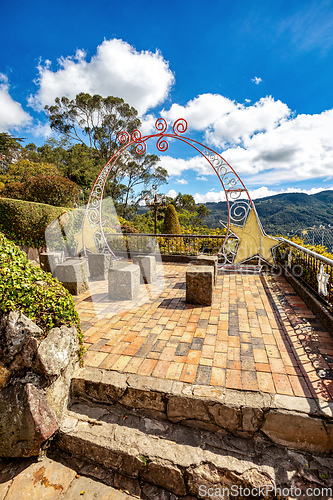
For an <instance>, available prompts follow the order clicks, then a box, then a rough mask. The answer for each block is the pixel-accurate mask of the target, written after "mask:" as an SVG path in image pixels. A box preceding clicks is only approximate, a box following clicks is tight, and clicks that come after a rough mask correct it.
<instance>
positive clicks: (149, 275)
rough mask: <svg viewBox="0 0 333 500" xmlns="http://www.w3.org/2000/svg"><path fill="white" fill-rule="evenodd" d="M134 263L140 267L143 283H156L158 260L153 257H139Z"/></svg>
mask: <svg viewBox="0 0 333 500" xmlns="http://www.w3.org/2000/svg"><path fill="white" fill-rule="evenodd" d="M133 262H135V263H136V264H138V265H139V267H140V281H141V283H154V281H155V280H156V259H155V257H154V256H153V255H138V256H137V257H135V258H134V259H133Z"/></svg>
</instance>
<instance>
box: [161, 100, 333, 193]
mask: <svg viewBox="0 0 333 500" xmlns="http://www.w3.org/2000/svg"><path fill="white" fill-rule="evenodd" d="M163 113H164V116H165V118H166V119H168V120H169V121H171V120H175V119H176V118H179V117H184V118H185V119H187V120H188V123H189V127H190V128H192V129H194V130H198V131H201V132H202V133H203V134H204V135H205V141H204V142H206V144H208V145H210V146H212V147H213V148H214V149H216V150H217V151H218V152H219V153H220V154H221V155H222V156H223V157H224V158H225V159H226V161H227V162H228V163H229V164H230V165H231V166H232V167H233V168H234V170H235V171H236V172H237V173H239V174H241V176H242V178H243V180H245V181H246V182H248V183H249V184H250V185H252V186H256V185H263V184H266V185H272V184H281V183H284V182H290V180H291V178H292V180H293V181H295V182H297V181H301V180H310V179H313V178H331V177H332V173H333V135H332V133H331V131H332V129H333V109H330V110H327V111H324V112H322V113H320V114H313V115H309V114H308V115H305V114H300V115H295V114H294V113H292V112H291V110H290V109H289V108H288V106H287V105H286V104H285V103H283V102H281V101H280V100H275V99H273V98H272V97H271V96H267V97H263V98H261V99H260V100H259V101H257V102H255V103H253V104H250V103H246V104H240V103H237V102H235V101H231V100H229V99H227V98H225V97H223V96H219V95H217V94H203V95H201V96H198V97H196V98H195V99H193V100H191V101H189V102H188V103H187V104H186V105H185V106H179V105H175V104H174V105H173V106H171V108H170V110H169V111H165V110H164V111H163ZM165 161H166V168H167V170H168V171H169V173H170V175H181V172H183V171H184V170H189V169H192V170H194V171H195V172H197V174H198V175H204V176H205V175H212V174H213V171H212V169H211V168H210V167H209V165H208V163H207V162H206V161H205V160H204V159H203V158H200V157H194V158H192V159H188V160H185V161H184V160H179V159H175V158H174V159H173V158H171V157H170V156H169V157H168V159H167V160H165Z"/></svg>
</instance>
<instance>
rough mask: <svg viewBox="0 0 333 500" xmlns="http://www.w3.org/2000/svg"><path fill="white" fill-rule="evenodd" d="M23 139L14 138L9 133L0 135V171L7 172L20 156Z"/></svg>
mask: <svg viewBox="0 0 333 500" xmlns="http://www.w3.org/2000/svg"><path fill="white" fill-rule="evenodd" d="M22 141H23V139H19V138H18V137H13V136H12V135H10V134H8V133H7V132H1V133H0V170H1V172H3V173H4V172H6V171H7V170H8V165H10V164H11V163H12V162H13V161H14V160H15V159H16V158H17V157H18V154H19V151H20V149H21V144H20V142H22Z"/></svg>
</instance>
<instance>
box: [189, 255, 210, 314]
mask: <svg viewBox="0 0 333 500" xmlns="http://www.w3.org/2000/svg"><path fill="white" fill-rule="evenodd" d="M213 288H214V268H213V267H212V266H201V265H200V266H190V268H189V269H188V270H187V271H186V302H188V303H190V304H201V305H205V306H210V305H211V304H212V300H213Z"/></svg>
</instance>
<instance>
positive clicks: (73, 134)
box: [39, 93, 168, 217]
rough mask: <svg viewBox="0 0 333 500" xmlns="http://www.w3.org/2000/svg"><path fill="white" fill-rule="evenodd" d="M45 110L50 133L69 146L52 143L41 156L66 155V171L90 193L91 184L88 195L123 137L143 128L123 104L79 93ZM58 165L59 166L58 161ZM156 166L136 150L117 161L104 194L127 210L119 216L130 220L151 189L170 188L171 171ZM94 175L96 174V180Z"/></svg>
mask: <svg viewBox="0 0 333 500" xmlns="http://www.w3.org/2000/svg"><path fill="white" fill-rule="evenodd" d="M45 110H46V113H47V114H48V116H49V119H50V124H51V128H52V129H53V130H56V131H57V132H59V133H60V134H62V141H63V142H64V141H65V142H66V141H67V144H70V146H68V145H67V146H65V147H63V146H59V145H58V146H56V145H55V144H54V143H53V144H50V143H49V144H47V145H46V146H47V147H44V148H43V151H41V153H42V154H43V155H44V156H45V155H47V156H48V157H50V155H51V157H52V155H54V154H59V153H61V154H62V158H61V160H60V161H61V163H62V167H61V171H62V172H64V173H65V175H66V176H67V177H69V178H70V179H71V180H73V181H75V182H77V183H78V184H79V185H80V187H82V188H83V189H84V190H85V191H86V192H87V184H88V185H89V191H90V189H91V187H92V184H93V180H95V178H96V176H97V171H96V170H97V168H98V171H99V170H100V169H101V168H102V166H103V165H104V164H105V162H106V161H107V160H109V159H110V157H112V155H113V154H114V153H115V152H116V151H117V149H118V143H117V137H118V134H119V132H121V131H126V132H128V133H129V134H131V133H132V132H133V131H134V130H135V129H136V128H138V127H139V126H140V124H141V122H140V120H139V119H138V117H137V111H136V110H135V109H134V108H133V107H130V106H129V105H128V104H126V103H125V102H124V100H123V99H120V98H118V97H112V96H109V97H105V98H103V97H101V96H100V95H93V96H92V95H90V94H87V93H80V94H78V95H77V96H76V97H75V99H73V100H70V99H68V98H67V97H62V98H59V97H58V98H56V100H55V105H54V106H46V107H45ZM73 143H74V144H73ZM61 148H62V150H63V151H61ZM39 150H41V148H39ZM64 150H65V151H67V153H68V155H67V156H66V154H65V153H64ZM47 156H46V157H47ZM53 157H54V156H53ZM78 160H79V161H78ZM82 160H83V161H82ZM56 163H57V165H58V161H57V162H56ZM157 163H158V157H157V156H155V155H143V156H141V155H138V154H137V153H136V152H135V148H134V147H130V148H128V149H127V150H126V151H125V152H124V153H123V154H122V155H121V157H120V158H119V159H117V161H116V163H115V164H114V166H113V168H112V171H111V172H110V175H109V179H108V182H107V184H106V187H105V194H106V195H107V196H111V197H112V198H113V200H114V201H115V202H116V207H117V203H118V204H119V203H120V204H122V209H121V210H119V211H120V212H121V215H124V216H126V217H127V216H129V215H130V214H131V212H133V208H131V206H132V207H133V206H137V204H138V203H139V201H140V200H142V199H143V198H144V196H145V194H146V192H147V189H148V186H149V184H154V185H156V186H159V185H160V184H162V183H165V182H166V179H167V175H168V174H167V171H166V170H165V169H162V168H161V167H159V166H157ZM90 172H94V178H93V179H91V175H89V173H90ZM140 189H141V191H140Z"/></svg>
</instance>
